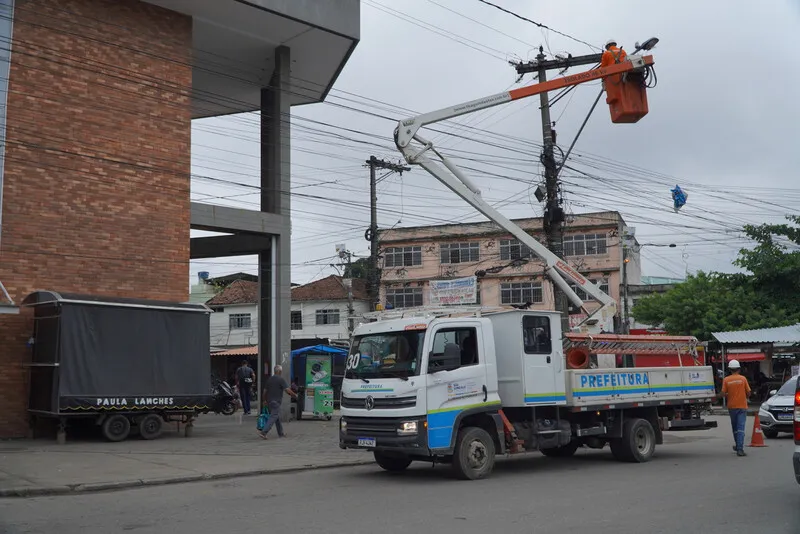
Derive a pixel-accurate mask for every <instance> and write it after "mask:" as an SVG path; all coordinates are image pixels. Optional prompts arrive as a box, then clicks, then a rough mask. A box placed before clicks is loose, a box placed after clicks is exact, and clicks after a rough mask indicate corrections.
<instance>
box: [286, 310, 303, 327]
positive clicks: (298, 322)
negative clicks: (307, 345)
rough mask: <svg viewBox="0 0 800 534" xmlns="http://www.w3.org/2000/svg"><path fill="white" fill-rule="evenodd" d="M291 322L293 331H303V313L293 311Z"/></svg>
mask: <svg viewBox="0 0 800 534" xmlns="http://www.w3.org/2000/svg"><path fill="white" fill-rule="evenodd" d="M289 322H290V327H291V329H292V330H302V329H303V312H301V311H293V312H292V316H291V318H290V321H289Z"/></svg>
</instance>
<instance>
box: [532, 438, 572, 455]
mask: <svg viewBox="0 0 800 534" xmlns="http://www.w3.org/2000/svg"><path fill="white" fill-rule="evenodd" d="M578 447H579V444H578V442H577V441H575V440H573V441H570V442H569V443H567V444H566V445H562V446H561V447H553V448H551V449H539V452H541V453H542V454H544V455H545V456H549V457H550V458H568V457H570V456H573V455H574V454H575V451H577V450H578Z"/></svg>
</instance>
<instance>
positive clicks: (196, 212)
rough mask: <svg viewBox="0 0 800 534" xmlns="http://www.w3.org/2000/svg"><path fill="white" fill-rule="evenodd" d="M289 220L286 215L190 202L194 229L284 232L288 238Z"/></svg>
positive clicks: (276, 233) (265, 232)
mask: <svg viewBox="0 0 800 534" xmlns="http://www.w3.org/2000/svg"><path fill="white" fill-rule="evenodd" d="M290 221H291V219H290V217H289V216H288V215H282V214H277V213H267V212H263V211H255V210H244V209H240V208H231V207H228V206H214V205H212V204H202V203H200V202H192V217H191V223H190V224H191V227H192V229H194V230H206V231H209V232H226V233H238V232H245V233H250V234H261V235H283V234H286V237H287V239H288V238H289V235H288V232H289V228H290V224H291V222H290Z"/></svg>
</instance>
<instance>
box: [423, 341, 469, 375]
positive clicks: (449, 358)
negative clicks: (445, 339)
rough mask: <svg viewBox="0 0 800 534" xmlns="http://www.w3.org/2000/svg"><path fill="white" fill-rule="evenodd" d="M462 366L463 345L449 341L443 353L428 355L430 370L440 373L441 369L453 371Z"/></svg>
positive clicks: (430, 371)
mask: <svg viewBox="0 0 800 534" xmlns="http://www.w3.org/2000/svg"><path fill="white" fill-rule="evenodd" d="M459 367H461V347H459V346H458V345H456V344H455V343H448V344H447V345H445V346H444V353H443V354H434V353H433V352H431V353H430V354H429V355H428V372H429V373H438V372H439V371H452V370H453V369H458V368H459Z"/></svg>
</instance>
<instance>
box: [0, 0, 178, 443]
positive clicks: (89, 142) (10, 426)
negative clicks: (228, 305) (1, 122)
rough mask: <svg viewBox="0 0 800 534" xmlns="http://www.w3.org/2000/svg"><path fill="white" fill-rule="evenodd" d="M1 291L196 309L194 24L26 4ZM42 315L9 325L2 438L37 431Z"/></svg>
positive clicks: (56, 3)
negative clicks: (192, 297) (31, 424)
mask: <svg viewBox="0 0 800 534" xmlns="http://www.w3.org/2000/svg"><path fill="white" fill-rule="evenodd" d="M13 39H14V40H13V47H12V49H13V51H12V62H11V73H10V87H9V98H8V119H7V139H8V145H7V149H6V166H5V198H4V206H3V220H2V222H3V227H2V238H1V239H0V280H2V282H3V283H4V284H5V285H6V287H7V288H8V290H9V292H10V293H11V295H12V297H13V298H14V299H15V300H16V301H17V302H19V301H20V300H21V299H22V298H24V297H25V296H26V295H27V294H28V293H30V292H31V291H33V290H36V289H53V290H60V291H68V292H81V293H93V294H101V295H111V296H127V297H140V298H154V299H167V300H179V301H180V300H186V299H187V298H188V279H189V276H188V275H189V266H188V261H189V222H190V221H189V218H190V208H189V180H190V141H191V124H190V121H191V116H190V89H191V79H192V78H191V67H190V66H189V61H190V57H191V20H190V19H189V18H187V17H184V16H182V15H179V14H176V13H173V12H170V11H166V10H163V9H160V8H157V7H153V6H150V5H148V4H144V3H141V2H138V1H136V0H17V6H16V12H15V20H14V36H13ZM31 329H32V321H31V319H30V314H29V313H25V310H23V315H22V316H20V317H10V316H3V315H0V437H13V436H20V435H23V434H24V433H25V431H26V428H27V420H26V413H25V410H26V405H27V378H26V372H25V369H24V368H23V363H24V362H25V361H27V360H28V358H29V354H28V350H27V348H26V346H25V340H26V339H27V338H28V337H29V336H30V333H31Z"/></svg>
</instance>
